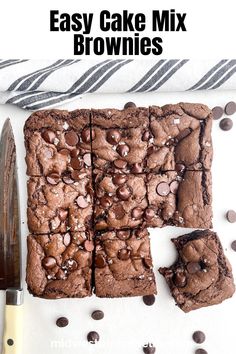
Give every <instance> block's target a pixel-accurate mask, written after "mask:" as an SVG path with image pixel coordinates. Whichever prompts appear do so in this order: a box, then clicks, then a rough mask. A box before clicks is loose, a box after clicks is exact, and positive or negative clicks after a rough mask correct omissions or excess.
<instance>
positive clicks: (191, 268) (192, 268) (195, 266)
mask: <svg viewBox="0 0 236 354" xmlns="http://www.w3.org/2000/svg"><path fill="white" fill-rule="evenodd" d="M201 269H202V268H201V265H200V264H199V262H189V263H188V264H187V271H188V272H189V273H190V274H194V273H197V272H199V271H200V270H201Z"/></svg>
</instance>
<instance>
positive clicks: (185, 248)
mask: <svg viewBox="0 0 236 354" xmlns="http://www.w3.org/2000/svg"><path fill="white" fill-rule="evenodd" d="M172 242H173V243H174V245H175V247H176V249H177V252H178V259H177V261H176V262H175V263H174V264H173V265H172V266H170V267H168V268H160V269H159V272H160V273H161V274H162V275H163V276H164V277H165V279H166V281H167V284H168V286H169V288H170V291H171V294H172V296H173V297H174V299H175V302H176V304H177V305H178V306H179V307H180V308H181V309H182V310H183V311H184V312H189V311H191V310H195V309H198V308H201V307H205V306H210V305H215V304H219V303H221V302H222V301H224V300H225V299H227V298H230V297H231V296H232V295H233V294H234V291H235V286H234V280H233V275H232V270H231V266H230V264H229V261H228V260H227V258H226V257H225V255H224V252H223V248H222V245H221V243H220V240H219V238H218V236H217V234H216V233H215V232H213V231H210V230H197V231H194V232H192V233H190V234H186V235H183V236H180V237H178V238H175V239H172Z"/></svg>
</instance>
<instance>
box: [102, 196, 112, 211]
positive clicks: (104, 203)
mask: <svg viewBox="0 0 236 354" xmlns="http://www.w3.org/2000/svg"><path fill="white" fill-rule="evenodd" d="M112 202H113V200H112V198H111V197H108V196H106V195H104V196H103V197H102V198H101V199H100V204H101V206H103V207H104V208H109V207H110V206H111V205H112Z"/></svg>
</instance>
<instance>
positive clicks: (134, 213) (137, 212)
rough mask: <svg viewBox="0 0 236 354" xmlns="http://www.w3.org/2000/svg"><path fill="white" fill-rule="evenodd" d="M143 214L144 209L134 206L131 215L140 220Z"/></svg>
mask: <svg viewBox="0 0 236 354" xmlns="http://www.w3.org/2000/svg"><path fill="white" fill-rule="evenodd" d="M142 215H143V209H142V208H140V207H136V208H134V209H133V210H132V212H131V216H132V218H133V219H135V220H140V219H141V218H142Z"/></svg>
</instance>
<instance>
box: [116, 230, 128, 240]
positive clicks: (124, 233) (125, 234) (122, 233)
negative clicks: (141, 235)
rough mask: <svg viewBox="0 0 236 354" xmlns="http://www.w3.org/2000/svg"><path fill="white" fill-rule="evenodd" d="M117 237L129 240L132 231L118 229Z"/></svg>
mask: <svg viewBox="0 0 236 354" xmlns="http://www.w3.org/2000/svg"><path fill="white" fill-rule="evenodd" d="M117 237H118V238H119V239H120V240H122V241H123V240H128V239H129V238H130V231H128V230H119V231H117Z"/></svg>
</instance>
